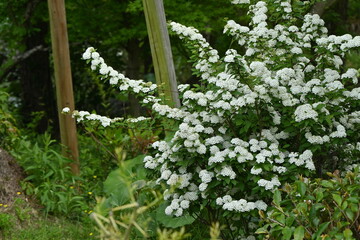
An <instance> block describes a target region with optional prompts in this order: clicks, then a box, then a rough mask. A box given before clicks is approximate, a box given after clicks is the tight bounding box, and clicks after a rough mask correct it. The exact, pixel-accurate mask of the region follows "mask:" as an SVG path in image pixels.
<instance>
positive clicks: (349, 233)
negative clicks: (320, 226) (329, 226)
mask: <svg viewBox="0 0 360 240" xmlns="http://www.w3.org/2000/svg"><path fill="white" fill-rule="evenodd" d="M343 234H344V237H345V239H352V235H353V233H352V231H351V230H350V229H348V228H347V229H345V230H344V231H343Z"/></svg>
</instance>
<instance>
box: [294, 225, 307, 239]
mask: <svg viewBox="0 0 360 240" xmlns="http://www.w3.org/2000/svg"><path fill="white" fill-rule="evenodd" d="M304 236H305V229H304V227H303V226H298V227H297V228H296V229H295V231H294V240H302V239H304Z"/></svg>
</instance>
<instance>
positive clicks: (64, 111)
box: [62, 107, 70, 113]
mask: <svg viewBox="0 0 360 240" xmlns="http://www.w3.org/2000/svg"><path fill="white" fill-rule="evenodd" d="M62 112H63V113H69V112H70V108H68V107H64V108H63V109H62Z"/></svg>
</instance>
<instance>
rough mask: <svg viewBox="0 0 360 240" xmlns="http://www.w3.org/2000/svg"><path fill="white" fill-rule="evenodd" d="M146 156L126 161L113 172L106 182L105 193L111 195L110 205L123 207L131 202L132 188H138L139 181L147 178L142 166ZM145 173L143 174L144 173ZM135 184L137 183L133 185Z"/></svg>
mask: <svg viewBox="0 0 360 240" xmlns="http://www.w3.org/2000/svg"><path fill="white" fill-rule="evenodd" d="M143 158H144V156H143V155H140V156H138V157H136V158H134V159H130V160H126V161H124V162H123V163H122V164H121V166H120V167H119V168H118V169H116V170H114V171H112V172H111V173H110V174H109V176H108V177H107V179H106V180H105V182H104V192H105V193H106V194H107V195H109V196H110V197H109V199H108V202H109V203H110V205H116V206H119V205H123V204H125V203H126V202H128V201H129V199H130V196H131V191H132V187H135V188H136V187H137V183H140V182H138V180H142V179H143V178H144V177H145V174H144V173H143V172H144V171H145V170H144V167H143V166H142V161H143ZM142 171H143V172H142ZM133 182H136V184H135V185H133Z"/></svg>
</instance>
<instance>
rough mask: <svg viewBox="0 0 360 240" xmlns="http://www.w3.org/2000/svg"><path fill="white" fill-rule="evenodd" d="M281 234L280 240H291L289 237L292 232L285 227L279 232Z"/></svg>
mask: <svg viewBox="0 0 360 240" xmlns="http://www.w3.org/2000/svg"><path fill="white" fill-rule="evenodd" d="M281 233H282V238H281V239H283V240H289V239H291V236H292V233H293V231H292V229H291V228H289V227H285V228H284V229H283V230H282V231H281Z"/></svg>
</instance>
